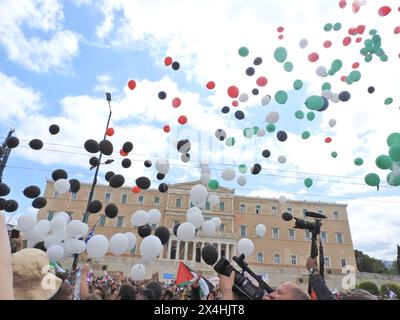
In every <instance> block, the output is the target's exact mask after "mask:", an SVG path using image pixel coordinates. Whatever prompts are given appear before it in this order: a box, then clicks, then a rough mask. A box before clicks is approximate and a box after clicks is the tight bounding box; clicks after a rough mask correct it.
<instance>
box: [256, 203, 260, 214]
mask: <svg viewBox="0 0 400 320" xmlns="http://www.w3.org/2000/svg"><path fill="white" fill-rule="evenodd" d="M260 213H261V205H260V204H257V205H256V214H260Z"/></svg>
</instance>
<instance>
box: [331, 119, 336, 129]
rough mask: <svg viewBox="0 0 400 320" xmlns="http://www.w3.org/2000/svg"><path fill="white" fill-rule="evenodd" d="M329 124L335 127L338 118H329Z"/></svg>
mask: <svg viewBox="0 0 400 320" xmlns="http://www.w3.org/2000/svg"><path fill="white" fill-rule="evenodd" d="M329 126H330V127H331V128H333V127H334V126H336V120H335V119H331V120H329Z"/></svg>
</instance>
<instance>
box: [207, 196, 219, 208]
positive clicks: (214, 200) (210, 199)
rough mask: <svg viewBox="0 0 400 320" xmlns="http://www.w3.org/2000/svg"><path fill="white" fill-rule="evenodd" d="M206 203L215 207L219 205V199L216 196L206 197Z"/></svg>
mask: <svg viewBox="0 0 400 320" xmlns="http://www.w3.org/2000/svg"><path fill="white" fill-rule="evenodd" d="M208 202H209V203H210V206H211V207H213V206H216V205H217V204H219V197H218V196H217V195H216V194H212V195H210V196H209V197H208Z"/></svg>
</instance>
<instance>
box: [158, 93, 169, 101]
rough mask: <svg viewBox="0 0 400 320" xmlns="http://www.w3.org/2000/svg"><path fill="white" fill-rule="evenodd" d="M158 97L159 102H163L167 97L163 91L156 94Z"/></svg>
mask: <svg viewBox="0 0 400 320" xmlns="http://www.w3.org/2000/svg"><path fill="white" fill-rule="evenodd" d="M158 97H159V98H160V99H161V100H164V99H165V98H166V97H167V94H166V93H165V92H164V91H160V92H159V93H158Z"/></svg>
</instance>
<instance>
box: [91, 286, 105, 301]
mask: <svg viewBox="0 0 400 320" xmlns="http://www.w3.org/2000/svg"><path fill="white" fill-rule="evenodd" d="M92 295H93V296H94V297H95V298H96V300H108V298H109V295H108V293H107V289H106V288H105V287H103V286H101V285H100V286H96V287H95V288H94V290H93V292H92Z"/></svg>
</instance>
